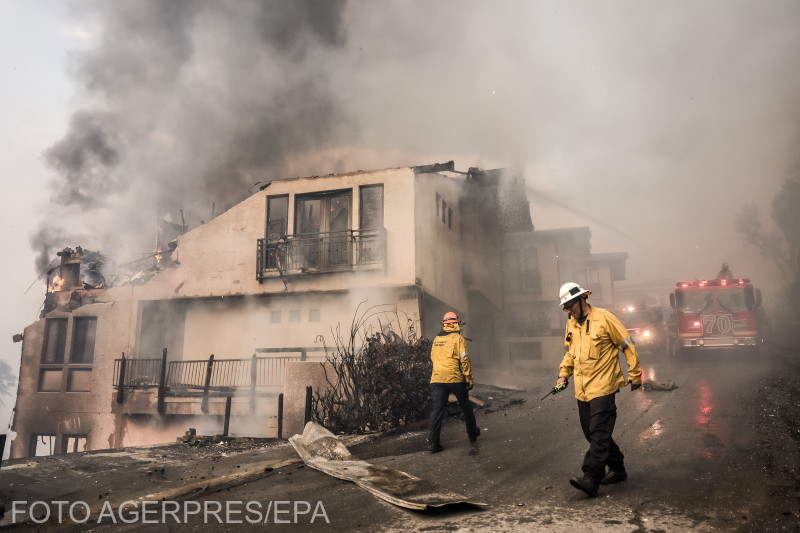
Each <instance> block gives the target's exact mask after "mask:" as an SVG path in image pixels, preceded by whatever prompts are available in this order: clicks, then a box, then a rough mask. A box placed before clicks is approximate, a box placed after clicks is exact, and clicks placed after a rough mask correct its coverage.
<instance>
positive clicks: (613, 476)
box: [600, 469, 628, 485]
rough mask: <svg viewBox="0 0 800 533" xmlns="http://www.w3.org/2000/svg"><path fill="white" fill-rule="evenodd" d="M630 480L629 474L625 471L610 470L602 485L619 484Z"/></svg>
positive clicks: (601, 481) (601, 482) (602, 480)
mask: <svg viewBox="0 0 800 533" xmlns="http://www.w3.org/2000/svg"><path fill="white" fill-rule="evenodd" d="M626 479H628V473H627V472H626V471H625V470H619V471H616V470H610V469H609V471H608V473H607V474H606V475H605V477H604V478H603V479H601V480H600V484H601V485H611V484H612V483H619V482H620V481H625V480H626Z"/></svg>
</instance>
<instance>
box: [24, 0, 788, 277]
mask: <svg viewBox="0 0 800 533" xmlns="http://www.w3.org/2000/svg"><path fill="white" fill-rule="evenodd" d="M79 5H80V7H81V8H83V9H84V10H85V11H83V13H84V14H87V13H88V14H91V15H92V16H93V17H95V18H98V19H99V21H100V27H101V28H102V32H101V33H100V34H99V35H97V36H96V39H95V41H94V43H95V44H94V45H93V46H92V47H91V48H89V49H88V50H86V51H83V52H77V53H76V54H75V60H74V62H73V64H72V72H73V74H74V79H75V81H76V85H77V87H78V90H79V94H78V96H79V100H80V102H81V106H80V108H79V109H78V110H76V112H75V114H74V116H73V118H72V120H71V122H70V124H69V128H68V130H67V131H66V133H65V134H64V136H63V138H62V139H60V140H57V141H56V142H55V143H54V144H53V145H52V146H51V147H50V148H49V149H47V150H46V151H45V155H46V159H47V161H48V162H49V163H50V165H51V166H52V167H53V169H54V170H55V171H56V179H55V183H54V186H53V188H52V190H53V202H52V204H51V205H52V206H51V209H49V210H48V213H47V215H46V217H45V219H44V220H43V226H42V231H41V232H40V233H39V234H38V235H39V236H40V237H45V238H46V237H47V236H48V235H49V232H50V230H51V229H53V228H63V229H64V230H65V231H66V230H68V231H70V232H75V233H79V234H81V235H84V236H88V237H89V239H90V240H89V241H83V242H81V243H71V242H66V243H63V245H74V244H81V245H82V246H84V247H88V248H91V249H99V250H101V251H103V252H105V253H110V252H112V251H113V250H110V248H113V247H123V246H124V247H127V248H128V250H129V251H130V250H134V251H141V252H146V251H149V250H150V249H152V247H143V248H142V246H143V245H141V243H139V244H138V245H134V244H131V243H130V242H131V241H129V240H128V239H127V238H124V237H123V236H124V235H135V234H139V235H141V234H142V233H143V228H147V227H151V226H153V225H154V223H155V220H156V219H157V218H158V217H162V216H165V215H167V214H171V215H172V217H173V219H174V218H177V217H178V216H179V215H178V214H177V213H178V210H183V213H184V214H185V215H186V217H187V218H188V219H189V225H190V226H193V225H196V224H197V223H199V222H200V221H201V220H208V219H209V218H210V217H211V215H212V212H216V213H219V212H221V211H222V210H224V209H227V208H229V207H230V206H232V205H233V204H235V203H236V202H238V201H240V200H241V199H243V198H244V197H246V196H247V195H248V194H250V192H249V191H251V190H252V187H253V186H254V184H256V183H259V182H265V181H269V180H271V179H275V178H283V177H292V176H298V175H303V176H307V175H319V174H329V173H331V172H340V171H353V170H358V169H366V168H385V167H392V166H401V165H417V164H426V163H432V162H436V161H447V160H450V159H454V160H455V161H456V162H457V165H458V166H459V167H461V168H466V167H469V166H481V167H484V168H491V167H498V166H510V167H515V168H517V169H518V170H519V171H521V173H522V174H523V175H524V176H525V177H526V179H527V182H528V185H529V188H530V190H531V191H534V194H533V195H532V196H531V203H532V209H533V219H534V223H535V225H536V227H537V228H540V229H548V228H555V227H566V226H585V225H589V226H591V228H592V239H593V241H592V242H593V250H594V251H609V252H613V251H627V252H629V254H630V257H631V260H630V263H629V269H628V274H629V277H631V278H643V279H647V278H650V277H665V278H667V279H683V278H692V277H707V276H709V275H711V274H713V272H716V270H717V269H718V268H719V265H720V264H721V263H722V262H729V263H730V264H731V267H732V268H733V269H734V273H735V274H737V275H749V276H751V277H756V275H755V274H754V273H753V272H754V271H755V270H757V269H758V268H760V266H759V265H760V263H759V261H761V259H760V258H758V257H757V254H755V253H753V251H752V250H747V249H746V248H744V247H743V246H742V244H741V238H740V237H739V236H737V235H736V233H735V231H734V229H733V226H734V223H733V220H734V217H735V214H736V212H737V211H738V210H739V209H740V207H741V206H742V204H743V203H744V202H745V201H755V202H757V203H758V204H759V205H761V206H762V207H763V208H764V210H766V209H767V208H768V205H769V202H770V200H771V199H772V197H773V196H774V195H775V194H776V193H777V192H778V190H779V188H780V183H781V182H782V181H783V180H784V179H785V178H786V177H787V176H788V175H790V173H791V172H792V169H794V168H796V165H797V163H798V160H797V159H798V158H797V145H798V140H800V127H798V125H799V124H800V121H798V109H800V70H798V68H797V57H798V56H800V32H797V31H796V28H797V27H798V24H799V23H800V4H797V2H794V1H790V0H776V1H774V2H769V3H768V4H763V5H762V4H758V5H756V4H754V3H753V2H750V1H746V0H733V1H721V0H711V1H709V2H703V3H701V4H698V3H696V2H688V1H679V2H671V3H653V2H639V1H622V2H615V3H613V4H607V3H597V2H589V1H582V0H571V1H564V2H557V3H553V2H536V1H533V2H528V1H518V2H514V1H511V2H501V3H496V2H491V3H487V2H480V1H477V0H465V1H464V2H459V3H458V4H457V5H454V4H452V3H450V2H436V1H434V2H430V1H424V2H423V1H410V2H409V1H400V0H387V1H383V2H355V1H351V2H345V1H344V0H339V1H335V0H293V1H291V2H284V1H263V0H236V1H232V0H218V1H211V0H198V1H185V0H170V1H163V0H136V1H133V0H120V1H115V2H99V1H90V2H88V3H82V4H79ZM537 191H538V193H537ZM597 220H600V221H602V222H603V224H602V225H601V224H596V223H595V222H594V221H597ZM109 234H111V235H113V238H111V237H109ZM133 242H136V241H133ZM34 246H35V247H36V248H37V249H38V250H40V251H41V253H42V262H44V263H47V261H48V260H49V258H50V257H51V255H52V249H50V248H49V246H52V240H51V241H50V242H48V241H47V240H46V239H45V240H42V239H39V238H38V237H36V238H34ZM136 246H139V248H137V247H136ZM762 277H766V275H763V276H762Z"/></svg>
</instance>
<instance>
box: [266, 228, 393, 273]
mask: <svg viewBox="0 0 800 533" xmlns="http://www.w3.org/2000/svg"><path fill="white" fill-rule="evenodd" d="M385 261H386V230H385V229H384V228H381V229H369V230H347V231H335V232H329V233H314V234H308V235H287V236H286V237H283V238H281V239H278V240H268V239H258V257H257V267H256V268H257V276H258V280H259V281H262V280H264V279H266V278H271V277H276V276H282V275H287V274H301V273H320V272H340V271H347V270H355V269H361V268H376V267H377V268H379V267H382V266H384V264H385Z"/></svg>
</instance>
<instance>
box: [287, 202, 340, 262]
mask: <svg viewBox="0 0 800 533" xmlns="http://www.w3.org/2000/svg"><path fill="white" fill-rule="evenodd" d="M350 203H351V194H350V191H337V192H325V193H318V194H310V195H303V196H298V197H297V209H296V213H295V217H296V221H295V227H296V228H297V236H298V238H299V239H300V241H301V247H302V250H301V252H302V253H301V255H302V259H303V262H304V266H303V267H304V268H319V267H325V266H330V265H349V264H350V231H349V230H350Z"/></svg>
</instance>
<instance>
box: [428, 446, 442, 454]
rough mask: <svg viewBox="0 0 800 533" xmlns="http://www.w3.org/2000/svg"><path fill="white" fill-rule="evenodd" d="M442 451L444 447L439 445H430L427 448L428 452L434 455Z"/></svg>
mask: <svg viewBox="0 0 800 533" xmlns="http://www.w3.org/2000/svg"><path fill="white" fill-rule="evenodd" d="M442 450H444V446H442V445H441V444H431V445H429V446H428V451H429V452H431V453H436V452H440V451H442Z"/></svg>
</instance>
